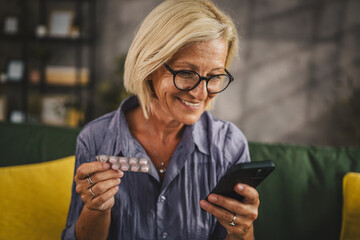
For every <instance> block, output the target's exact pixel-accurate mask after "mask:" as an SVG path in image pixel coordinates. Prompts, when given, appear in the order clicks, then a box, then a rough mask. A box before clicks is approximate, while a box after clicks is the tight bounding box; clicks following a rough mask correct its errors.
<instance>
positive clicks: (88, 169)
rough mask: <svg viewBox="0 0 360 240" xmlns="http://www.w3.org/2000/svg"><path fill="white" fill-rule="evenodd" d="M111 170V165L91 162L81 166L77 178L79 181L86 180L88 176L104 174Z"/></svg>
mask: <svg viewBox="0 0 360 240" xmlns="http://www.w3.org/2000/svg"><path fill="white" fill-rule="evenodd" d="M108 169H110V164H108V163H103V162H90V163H83V164H81V165H80V166H79V167H78V169H77V171H76V175H75V177H76V178H77V179H79V180H81V179H85V178H86V177H87V176H89V175H91V174H92V173H94V172H102V171H105V170H108Z"/></svg>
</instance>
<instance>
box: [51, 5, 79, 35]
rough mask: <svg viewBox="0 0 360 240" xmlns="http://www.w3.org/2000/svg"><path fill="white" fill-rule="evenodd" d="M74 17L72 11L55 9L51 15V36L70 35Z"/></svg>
mask: <svg viewBox="0 0 360 240" xmlns="http://www.w3.org/2000/svg"><path fill="white" fill-rule="evenodd" d="M73 18H74V13H73V12H72V11H61V10H56V11H53V12H52V13H51V15H50V23H49V36H51V37H69V35H70V31H71V25H72V22H73Z"/></svg>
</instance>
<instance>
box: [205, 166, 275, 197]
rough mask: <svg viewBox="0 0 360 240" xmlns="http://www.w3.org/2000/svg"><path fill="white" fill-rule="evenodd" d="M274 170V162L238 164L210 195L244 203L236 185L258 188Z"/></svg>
mask: <svg viewBox="0 0 360 240" xmlns="http://www.w3.org/2000/svg"><path fill="white" fill-rule="evenodd" d="M274 169H275V164H274V163H273V162H272V161H261V162H249V163H240V164H237V165H235V166H233V167H231V168H230V169H229V170H228V171H227V173H226V174H225V175H224V176H223V177H222V178H221V179H220V181H219V182H218V184H217V185H216V186H215V188H214V189H213V190H212V191H211V192H210V194H211V193H215V194H219V195H223V196H225V197H229V198H234V199H236V200H238V201H240V202H242V201H243V199H244V197H243V196H241V195H239V194H237V193H236V192H235V191H234V186H235V184H237V183H244V184H247V185H249V186H251V187H254V188H256V187H257V186H258V185H259V184H260V183H261V182H262V181H263V180H264V179H265V178H266V177H267V176H268V175H269V174H270V173H271V172H272V171H273V170H274Z"/></svg>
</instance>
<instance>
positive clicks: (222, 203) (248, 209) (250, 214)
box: [200, 183, 260, 239]
mask: <svg viewBox="0 0 360 240" xmlns="http://www.w3.org/2000/svg"><path fill="white" fill-rule="evenodd" d="M234 189H235V191H236V192H237V193H238V194H239V195H242V196H244V201H243V202H239V201H237V200H235V199H232V198H227V197H224V196H221V195H217V194H210V195H209V197H208V201H206V200H201V201H200V206H201V207H202V208H203V209H204V210H205V211H207V212H209V213H211V214H212V215H214V216H215V217H216V218H217V219H218V221H219V222H220V224H221V225H222V226H224V228H226V230H227V232H228V236H227V239H253V237H254V236H253V222H254V221H255V220H256V219H257V217H258V207H259V204H260V200H259V194H258V192H257V191H256V189H255V188H252V187H250V186H248V185H246V184H240V183H238V184H236V185H235V187H234ZM234 216H236V217H234ZM234 218H235V220H234ZM233 220H234V221H233ZM232 222H234V225H233V224H231V223H232Z"/></svg>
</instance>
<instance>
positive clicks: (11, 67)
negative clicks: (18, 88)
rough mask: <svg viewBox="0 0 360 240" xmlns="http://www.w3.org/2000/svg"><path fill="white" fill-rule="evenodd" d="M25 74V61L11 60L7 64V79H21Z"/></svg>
mask: <svg viewBox="0 0 360 240" xmlns="http://www.w3.org/2000/svg"><path fill="white" fill-rule="evenodd" d="M23 76H24V62H23V61H21V60H10V61H9V62H8V65H7V72H6V79H7V80H9V81H21V80H22V79H23Z"/></svg>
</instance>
